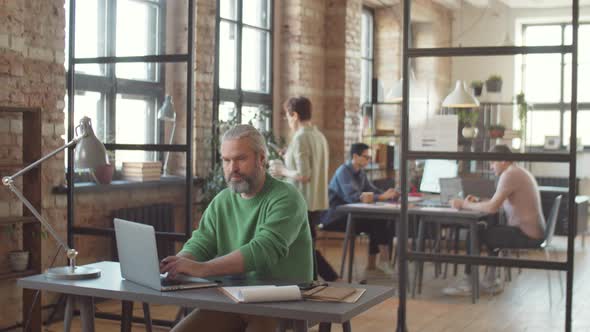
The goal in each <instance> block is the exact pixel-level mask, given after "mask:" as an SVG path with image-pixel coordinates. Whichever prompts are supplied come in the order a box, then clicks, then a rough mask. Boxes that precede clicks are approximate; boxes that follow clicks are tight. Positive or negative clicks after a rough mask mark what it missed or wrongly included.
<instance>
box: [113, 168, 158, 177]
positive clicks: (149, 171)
mask: <svg viewBox="0 0 590 332" xmlns="http://www.w3.org/2000/svg"><path fill="white" fill-rule="evenodd" d="M122 172H123V175H129V176H145V175H154V176H155V175H160V172H161V171H160V169H159V168H146V169H135V168H123V170H122Z"/></svg>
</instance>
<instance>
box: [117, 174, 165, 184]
mask: <svg viewBox="0 0 590 332" xmlns="http://www.w3.org/2000/svg"><path fill="white" fill-rule="evenodd" d="M123 180H126V181H135V182H144V181H160V174H157V175H127V174H125V173H123Z"/></svg>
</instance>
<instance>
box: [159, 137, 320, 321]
mask: <svg viewBox="0 0 590 332" xmlns="http://www.w3.org/2000/svg"><path fill="white" fill-rule="evenodd" d="M266 156H267V152H266V145H265V141H264V137H263V136H262V135H261V134H260V133H259V132H258V131H257V130H256V129H255V128H254V127H252V126H250V125H238V126H235V127H233V128H231V129H230V130H228V131H227V132H226V133H225V135H224V136H223V139H222V143H221V158H222V161H223V171H224V175H225V180H226V182H227V186H228V188H227V189H225V190H223V191H221V192H220V193H219V194H218V195H217V196H215V198H214V199H213V201H212V202H211V204H210V205H209V206H208V207H207V209H206V210H205V212H204V213H203V216H202V218H201V221H200V223H199V227H198V229H197V230H195V231H194V232H193V235H192V237H191V238H190V239H189V240H188V241H187V242H186V244H185V245H184V247H183V248H182V250H181V251H180V252H179V253H178V254H177V255H176V256H169V257H166V258H165V259H163V260H162V263H161V266H160V271H161V272H162V273H166V272H167V273H168V276H169V277H171V278H174V277H176V276H177V275H178V274H179V273H184V274H188V275H191V276H196V277H209V276H222V275H239V274H245V276H246V277H249V278H253V279H258V280H274V281H292V282H293V283H301V282H310V281H311V280H312V271H313V270H312V269H313V260H312V251H311V248H312V246H311V235H310V230H309V225H308V223H307V207H306V204H305V200H304V199H303V196H302V195H301V194H300V193H299V191H297V189H296V188H295V187H293V186H292V185H290V184H288V183H285V182H282V181H279V180H276V179H274V178H272V177H271V176H270V175H268V174H267V173H266V167H265V164H266ZM276 326H277V321H276V320H275V319H272V318H266V317H260V316H254V315H238V314H231V313H223V312H216V311H210V310H195V311H193V312H192V313H191V314H189V315H188V316H187V317H186V318H184V319H183V320H182V321H181V322H180V323H178V325H177V326H176V327H174V329H173V330H172V331H175V332H178V331H196V330H197V329H198V330H199V331H246V330H248V331H275V328H276Z"/></svg>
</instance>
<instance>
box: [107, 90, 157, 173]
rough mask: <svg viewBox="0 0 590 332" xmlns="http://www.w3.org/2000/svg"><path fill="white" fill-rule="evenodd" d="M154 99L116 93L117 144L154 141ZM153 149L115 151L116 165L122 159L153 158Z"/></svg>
mask: <svg viewBox="0 0 590 332" xmlns="http://www.w3.org/2000/svg"><path fill="white" fill-rule="evenodd" d="M155 104H156V101H155V99H152V98H149V97H142V96H130V95H121V94H117V114H116V118H115V122H116V129H115V137H116V143H118V144H154V143H155V142H156V134H155V133H156V130H155V128H156V115H155V113H156V112H155ZM155 156H156V155H155V153H154V152H153V151H127V150H117V151H115V159H116V163H117V166H120V165H121V163H122V162H123V161H143V160H155Z"/></svg>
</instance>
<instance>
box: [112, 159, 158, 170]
mask: <svg viewBox="0 0 590 332" xmlns="http://www.w3.org/2000/svg"><path fill="white" fill-rule="evenodd" d="M122 167H123V169H125V168H127V169H156V168H157V169H161V168H162V162H161V161H124V162H123V164H122Z"/></svg>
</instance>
